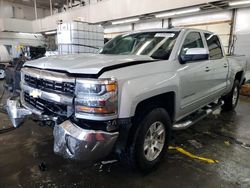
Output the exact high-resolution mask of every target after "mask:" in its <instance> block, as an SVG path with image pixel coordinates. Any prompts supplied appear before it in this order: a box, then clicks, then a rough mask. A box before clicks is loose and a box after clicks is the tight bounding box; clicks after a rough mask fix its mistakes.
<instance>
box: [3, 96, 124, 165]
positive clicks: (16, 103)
mask: <svg viewBox="0 0 250 188" xmlns="http://www.w3.org/2000/svg"><path fill="white" fill-rule="evenodd" d="M7 111H8V114H9V117H10V119H11V122H12V124H13V126H14V127H18V126H20V124H21V123H22V122H23V121H24V119H25V118H26V117H27V116H31V115H36V116H38V117H39V116H40V117H39V118H40V120H43V121H44V120H45V121H46V120H50V121H51V120H52V121H55V122H56V118H55V117H47V116H43V115H42V114H41V113H40V112H39V111H34V109H30V108H26V107H25V106H22V104H21V102H20V100H19V98H10V99H8V100H7ZM53 135H54V152H55V153H56V154H59V155H61V156H63V157H64V158H69V159H75V160H82V161H86V162H87V161H88V162H91V161H96V160H98V159H101V158H104V157H106V156H107V155H108V154H110V153H111V151H112V149H113V148H114V145H115V143H116V141H117V138H118V135H119V133H118V132H112V133H111V132H105V131H100V130H89V129H84V128H81V127H79V126H78V125H76V124H75V123H73V122H71V121H70V120H66V121H64V122H63V123H61V124H57V123H55V126H54V131H53Z"/></svg>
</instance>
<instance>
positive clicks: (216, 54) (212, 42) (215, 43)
mask: <svg viewBox="0 0 250 188" xmlns="http://www.w3.org/2000/svg"><path fill="white" fill-rule="evenodd" d="M205 38H206V41H207V46H208V50H209V58H210V59H211V60H215V59H221V58H222V57H223V52H222V48H221V44H220V41H219V38H218V37H217V36H216V35H214V34H209V33H205Z"/></svg>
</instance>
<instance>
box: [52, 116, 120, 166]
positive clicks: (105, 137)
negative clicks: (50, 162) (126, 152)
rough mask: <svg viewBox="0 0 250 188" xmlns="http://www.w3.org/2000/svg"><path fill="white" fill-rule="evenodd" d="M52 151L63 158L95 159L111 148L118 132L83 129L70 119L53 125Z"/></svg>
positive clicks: (105, 154)
mask: <svg viewBox="0 0 250 188" xmlns="http://www.w3.org/2000/svg"><path fill="white" fill-rule="evenodd" d="M53 134H54V152H55V153H57V154H59V155H62V156H63V157H64V158H70V159H76V160H82V161H96V160H98V159H101V158H104V157H106V156H107V155H108V154H109V153H110V152H111V151H112V149H113V147H114V144H115V142H116V140H117V138H118V132H114V133H109V132H104V131H95V130H87V129H83V128H81V127H79V126H77V125H76V124H74V123H72V122H71V121H70V120H67V121H65V122H63V123H62V124H60V125H56V126H55V127H54V131H53Z"/></svg>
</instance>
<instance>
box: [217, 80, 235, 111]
mask: <svg viewBox="0 0 250 188" xmlns="http://www.w3.org/2000/svg"><path fill="white" fill-rule="evenodd" d="M239 95H240V82H239V81H238V80H235V81H234V85H233V88H232V90H231V91H230V93H228V94H227V95H226V96H224V97H222V99H223V100H224V105H223V106H222V107H221V108H222V109H223V110H224V111H232V110H234V109H235V108H236V106H237V104H238V101H239Z"/></svg>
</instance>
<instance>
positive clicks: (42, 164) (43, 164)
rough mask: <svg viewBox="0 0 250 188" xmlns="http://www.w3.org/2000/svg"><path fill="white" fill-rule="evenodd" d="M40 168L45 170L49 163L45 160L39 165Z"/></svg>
mask: <svg viewBox="0 0 250 188" xmlns="http://www.w3.org/2000/svg"><path fill="white" fill-rule="evenodd" d="M38 167H39V169H40V170H41V171H45V170H47V165H46V164H45V162H41V163H40V164H39V165H38Z"/></svg>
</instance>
